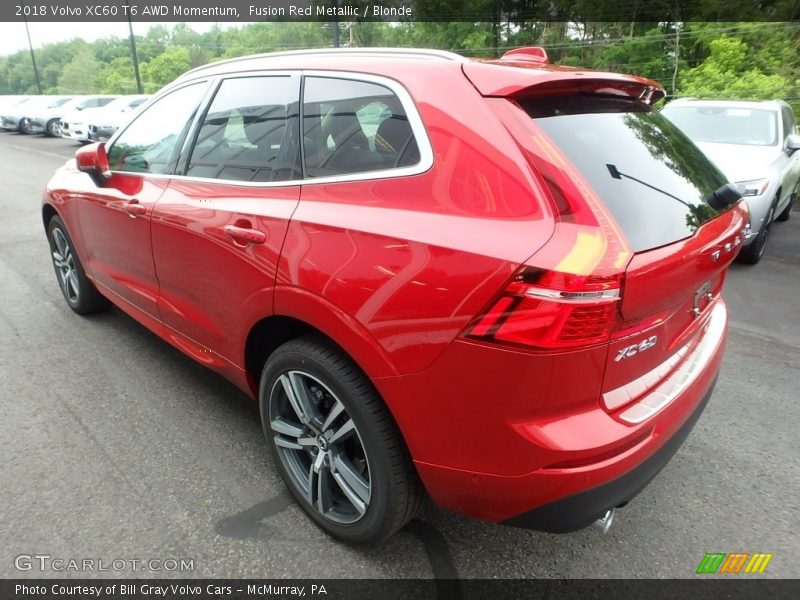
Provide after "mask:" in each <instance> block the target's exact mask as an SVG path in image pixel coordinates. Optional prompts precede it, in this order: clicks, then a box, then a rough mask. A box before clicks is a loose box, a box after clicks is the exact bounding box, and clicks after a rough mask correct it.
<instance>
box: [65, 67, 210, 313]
mask: <svg viewBox="0 0 800 600" xmlns="http://www.w3.org/2000/svg"><path fill="white" fill-rule="evenodd" d="M206 88H207V84H206V83H205V82H202V83H196V84H192V85H188V86H185V87H182V88H179V89H177V90H174V91H172V92H169V93H168V94H167V95H165V96H163V97H162V98H160V99H159V100H157V101H156V102H155V103H154V104H152V105H151V106H150V107H148V108H147V110H146V111H144V112H143V113H142V114H141V115H140V116H139V117H138V118H137V119H136V120H135V121H133V123H131V125H130V126H129V127H128V128H126V129H125V131H124V132H122V134H121V135H120V136H119V137H118V138H117V139H116V140H115V141H114V143H113V144H112V145H111V146H110V147H109V149H108V156H109V164H110V168H111V172H112V175H111V178H110V179H109V180H107V181H106V182H105V184H104V185H103V186H102V187H97V186H95V185H94V183H93V182H92V181H91V179H90V178H89V177H85V186H84V188H83V189H82V190H80V191H79V192H78V194H77V200H78V202H76V210H77V212H78V217H79V218H78V221H79V222H80V227H81V236H82V238H83V240H84V244H85V247H86V260H87V263H88V265H87V266H88V269H89V271H90V273H91V275H92V277H93V279H94V280H95V282H96V283H97V284H98V287H99V288H100V289H101V291H102V292H103V293H105V294H110V295H114V296H116V297H117V298H118V299H121V300H123V301H124V302H122V303H121V304H122V306H123V308H127V309H130V308H133V309H137V310H138V311H141V312H143V313H145V315H146V317H149V318H151V319H154V320H156V321H158V320H159V314H158V279H157V277H156V271H155V265H154V264H153V252H152V247H151V236H150V220H151V217H152V213H153V207H154V206H155V204H156V202H158V200H159V198H161V196H162V194H163V193H164V190H166V189H167V188H168V187H169V182H170V180H169V174H170V173H171V172H172V170H173V169H174V165H175V161H176V155H177V151H178V147H179V144H180V142H181V140H182V138H183V136H185V134H186V131H188V128H189V125H190V123H191V121H192V116H193V114H194V112H195V111H196V110H197V107H198V106H199V104H200V100H201V99H202V97H203V94H204V92H205V90H206ZM129 312H133V313H134V314H136V311H135V310H134V311H130V310H129ZM145 315H138V314H136V316H139V317H140V318H141V317H142V316H145Z"/></svg>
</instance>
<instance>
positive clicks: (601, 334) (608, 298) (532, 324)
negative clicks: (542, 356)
mask: <svg viewBox="0 0 800 600" xmlns="http://www.w3.org/2000/svg"><path fill="white" fill-rule="evenodd" d="M620 285H621V276H612V277H596V276H585V275H569V274H567V273H559V272H555V271H543V270H541V269H534V268H531V267H525V268H523V269H521V270H520V271H519V272H518V273H517V275H516V276H515V277H514V279H513V280H512V281H511V282H509V284H508V285H507V286H506V288H505V289H504V290H503V292H502V294H500V296H499V297H498V298H497V299H496V300H495V301H494V302H493V303H492V304H491V305H490V306H489V308H488V309H487V310H486V311H485V312H484V313H483V314H482V315H481V316H480V317H478V318H477V319H476V320H475V321H474V322H473V324H472V325H471V326H470V327H469V328H468V330H467V336H468V337H473V338H481V339H484V340H486V341H494V342H500V343H508V344H516V345H521V346H527V347H532V348H541V349H560V348H572V347H575V346H585V345H590V344H596V343H601V342H607V341H608V340H609V339H610V337H611V334H612V333H613V332H614V330H615V329H616V328H617V327H618V324H619V309H618V306H617V304H618V302H619V297H620Z"/></svg>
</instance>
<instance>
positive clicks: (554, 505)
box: [502, 379, 716, 533]
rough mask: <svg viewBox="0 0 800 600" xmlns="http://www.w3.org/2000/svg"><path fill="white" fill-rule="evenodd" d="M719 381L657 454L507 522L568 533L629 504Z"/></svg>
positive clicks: (667, 457)
mask: <svg viewBox="0 0 800 600" xmlns="http://www.w3.org/2000/svg"><path fill="white" fill-rule="evenodd" d="M715 384H716V379H715V380H714V382H713V383H712V384H711V387H710V388H709V390H708V391H707V392H706V394H705V396H704V397H703V400H702V401H701V402H700V405H699V406H698V407H697V408H696V409H695V410H694V412H693V413H692V414H691V416H690V417H689V419H688V420H687V421H686V423H684V424H683V426H682V427H681V428H680V429H679V430H678V431H677V432H676V433H675V434H674V435H673V436H672V437H671V438H670V439H669V440H667V442H666V443H665V444H664V445H663V446H662V447H661V448H659V449H658V450H657V451H656V452H655V454H653V455H652V456H651V457H650V458H648V459H647V460H645V461H644V462H643V463H642V464H640V465H639V466H638V467H635V468H634V469H633V470H632V471H629V472H628V473H626V474H625V475H623V476H622V477H618V478H616V479H614V480H612V481H609V482H608V483H605V484H603V485H600V486H598V487H596V488H592V489H590V490H587V491H585V492H581V493H578V494H574V495H572V496H568V497H566V498H562V499H561V500H556V501H555V502H551V503H550V504H546V505H544V506H540V507H538V508H535V509H533V510H530V511H528V512H525V513H522V514H520V515H517V516H516V517H512V518H511V519H506V520H505V521H503V522H502V523H503V525H511V526H512V527H523V528H525V529H536V530H538V531H547V532H549V533H568V532H570V531H577V530H578V529H583V528H584V527H588V526H589V525H591V524H592V523H593V522H594V521H596V520H597V519H599V518H600V517H602V516H603V514H605V512H606V511H607V510H609V509H611V508H616V507H619V506H623V505H625V504H627V503H628V502H630V501H631V500H633V498H634V497H636V496H637V495H638V494H639V492H641V491H642V490H643V489H644V488H645V487H647V484H648V483H650V481H652V479H653V478H654V477H655V476H656V475H658V473H659V472H660V471H661V469H663V468H664V467H665V466H666V464H667V463H668V462H669V461H670V459H671V458H672V456H673V455H674V454H675V453H676V452H677V451H678V448H680V447H681V445H682V444H683V442H684V440H686V438H687V437H688V436H689V433H690V432H691V431H692V429H693V428H694V426H695V424H696V423H697V420H698V419H699V418H700V415H701V414H702V412H703V409H704V408H705V407H706V404H707V403H708V400H709V398H711V394H712V393H713V391H714V385H715Z"/></svg>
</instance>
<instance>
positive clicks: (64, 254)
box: [52, 227, 80, 304]
mask: <svg viewBox="0 0 800 600" xmlns="http://www.w3.org/2000/svg"><path fill="white" fill-rule="evenodd" d="M52 235H53V243H54V245H55V248H54V249H53V264H54V265H55V267H56V273H58V280H59V283H60V284H61V289H62V290H63V291H64V296H65V297H66V298H67V301H68V302H70V304H75V303H76V302H77V301H78V297H79V295H80V284H79V283H78V272H77V271H76V270H75V257H74V255H73V253H72V248H70V245H69V242H68V241H67V236H66V235H64V232H63V231H61V229H59V228H58V227H56V228H55V229H53V233H52Z"/></svg>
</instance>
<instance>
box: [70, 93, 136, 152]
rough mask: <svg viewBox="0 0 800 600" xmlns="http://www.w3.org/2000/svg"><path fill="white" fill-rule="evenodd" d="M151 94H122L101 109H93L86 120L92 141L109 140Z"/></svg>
mask: <svg viewBox="0 0 800 600" xmlns="http://www.w3.org/2000/svg"><path fill="white" fill-rule="evenodd" d="M148 98H150V96H144V95H142V96H120V97H119V98H117V99H116V100H114V101H113V102H110V103H109V104H108V105H107V106H105V107H104V108H103V109H101V110H96V111H92V114H91V115H90V118H87V120H86V129H87V130H88V132H89V134H88V136H89V141H91V142H107V141H108V140H109V138H110V137H111V136H112V135H114V133H115V132H116V131H117V129H119V128H120V127H121V126H122V125H124V124H125V123H127V122H128V121H129V120H130V119H131V118H132V117H133V116H134V115H135V114H136V112H137V109H138V108H139V107H140V106H141V105H142V104H144V103H145V102H146V101H147V99H148Z"/></svg>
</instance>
